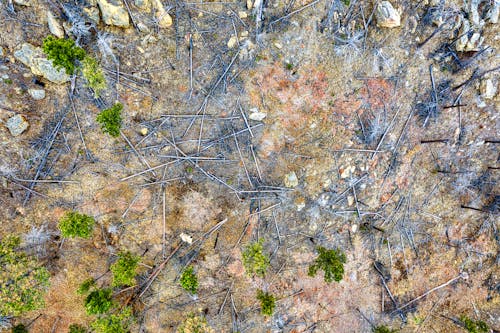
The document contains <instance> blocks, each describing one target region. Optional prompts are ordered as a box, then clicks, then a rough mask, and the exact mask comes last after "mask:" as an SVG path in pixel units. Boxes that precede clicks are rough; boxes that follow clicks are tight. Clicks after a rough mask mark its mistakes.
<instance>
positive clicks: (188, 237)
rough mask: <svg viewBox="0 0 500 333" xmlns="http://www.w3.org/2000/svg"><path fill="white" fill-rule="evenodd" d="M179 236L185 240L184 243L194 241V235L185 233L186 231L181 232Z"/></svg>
mask: <svg viewBox="0 0 500 333" xmlns="http://www.w3.org/2000/svg"><path fill="white" fill-rule="evenodd" d="M179 237H180V238H181V240H182V241H183V242H184V243H188V244H192V243H193V237H192V236H190V235H188V234H185V233H181V234H180V235H179Z"/></svg>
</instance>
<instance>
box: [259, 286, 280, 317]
mask: <svg viewBox="0 0 500 333" xmlns="http://www.w3.org/2000/svg"><path fill="white" fill-rule="evenodd" d="M257 299H258V300H259V301H260V312H261V313H262V314H263V315H264V316H272V315H273V313H274V308H275V307H276V299H275V297H274V296H273V295H271V294H269V293H267V292H263V291H262V290H260V289H259V290H257Z"/></svg>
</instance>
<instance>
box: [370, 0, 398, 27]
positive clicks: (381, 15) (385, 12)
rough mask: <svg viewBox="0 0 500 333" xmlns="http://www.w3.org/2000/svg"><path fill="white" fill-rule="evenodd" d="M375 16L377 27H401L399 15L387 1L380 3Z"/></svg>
mask: <svg viewBox="0 0 500 333" xmlns="http://www.w3.org/2000/svg"><path fill="white" fill-rule="evenodd" d="M375 15H376V17H377V25H378V26H379V27H384V28H395V27H399V26H400V25H401V15H399V13H398V12H397V11H396V9H394V7H393V6H392V4H391V3H390V2H389V1H382V2H380V3H379V4H378V6H377V11H376V13H375Z"/></svg>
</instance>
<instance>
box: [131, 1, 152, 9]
mask: <svg viewBox="0 0 500 333" xmlns="http://www.w3.org/2000/svg"><path fill="white" fill-rule="evenodd" d="M134 5H135V6H136V7H138V8H139V9H141V10H148V8H149V6H150V5H151V3H150V2H149V0H134Z"/></svg>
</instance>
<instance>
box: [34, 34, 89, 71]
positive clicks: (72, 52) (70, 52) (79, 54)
mask: <svg viewBox="0 0 500 333" xmlns="http://www.w3.org/2000/svg"><path fill="white" fill-rule="evenodd" d="M42 49H43V52H44V53H45V54H46V55H47V59H49V60H52V63H53V64H54V67H56V68H64V70H65V71H66V74H68V75H73V74H74V73H75V70H76V68H77V66H78V63H77V61H82V60H83V58H84V57H85V50H84V49H82V48H81V47H78V46H76V45H75V41H74V40H72V39H65V38H56V37H54V36H47V38H45V39H44V40H43V45H42Z"/></svg>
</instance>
